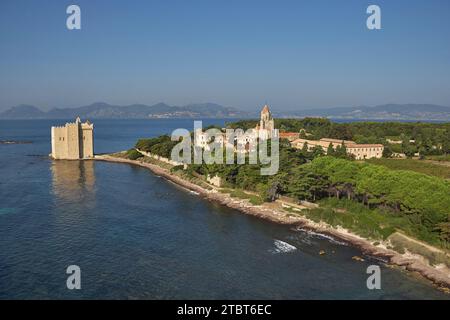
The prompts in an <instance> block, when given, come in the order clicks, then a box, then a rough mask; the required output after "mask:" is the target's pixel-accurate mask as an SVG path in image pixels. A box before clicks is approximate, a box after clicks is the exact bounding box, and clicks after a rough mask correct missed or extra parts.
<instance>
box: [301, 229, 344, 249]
mask: <svg viewBox="0 0 450 320" xmlns="http://www.w3.org/2000/svg"><path fill="white" fill-rule="evenodd" d="M300 230H301V231H303V232H305V233H307V234H308V235H310V236H313V237H317V238H323V239H326V240H328V241H330V242H332V243H335V244H338V245H341V246H348V244H347V243H345V242H343V241H339V240H337V239H335V238H334V237H332V236H329V235H327V234H323V233H318V232H314V231H312V230H303V229H300Z"/></svg>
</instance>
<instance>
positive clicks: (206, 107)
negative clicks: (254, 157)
mask: <svg viewBox="0 0 450 320" xmlns="http://www.w3.org/2000/svg"><path fill="white" fill-rule="evenodd" d="M78 116H79V117H81V118H83V119H149V118H245V117H249V114H248V113H246V112H242V111H238V110H236V109H234V108H230V107H224V106H221V105H218V104H215V103H201V104H190V105H186V106H182V107H177V106H169V105H167V104H165V103H158V104H155V105H152V106H148V105H143V104H133V105H129V106H116V105H110V104H107V103H104V102H97V103H93V104H91V105H88V106H83V107H77V108H66V109H60V108H55V109H51V110H50V111H47V112H45V111H42V110H40V109H39V108H37V107H35V106H30V105H20V106H16V107H12V108H10V109H8V110H6V111H4V112H2V113H0V119H72V118H75V117H78Z"/></svg>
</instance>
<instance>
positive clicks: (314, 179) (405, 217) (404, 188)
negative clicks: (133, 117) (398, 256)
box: [136, 119, 450, 248]
mask: <svg viewBox="0 0 450 320" xmlns="http://www.w3.org/2000/svg"><path fill="white" fill-rule="evenodd" d="M235 125H238V126H239V127H240V128H244V129H245V128H246V127H248V128H251V127H253V126H254V123H252V122H249V121H242V122H239V123H238V124H236V123H235V124H233V125H232V126H235ZM278 126H279V127H281V128H284V129H285V130H286V131H295V130H300V129H305V130H307V132H310V133H311V134H313V135H314V138H315V139H318V138H321V137H330V136H331V137H333V138H338V139H353V140H356V141H358V142H362V141H361V139H360V138H358V137H359V136H362V135H364V134H367V135H368V137H369V138H370V139H373V140H374V141H371V142H384V141H383V140H382V139H384V137H385V136H386V135H389V136H399V135H402V134H403V135H405V136H407V137H408V139H409V138H414V139H416V141H421V140H420V139H430V140H431V141H432V142H431V143H432V144H438V145H442V146H444V145H445V146H446V145H448V141H446V140H445V137H446V135H447V134H448V132H449V131H448V130H449V128H448V124H431V125H430V124H408V123H406V124H405V123H391V124H388V123H365V124H361V123H353V124H333V123H331V122H329V121H328V120H326V119H304V120H302V121H299V120H295V121H292V120H279V121H278ZM309 138H311V137H309ZM176 143H177V142H173V141H171V140H170V137H168V136H161V137H158V138H153V139H143V140H139V141H138V143H137V144H136V147H137V148H139V149H141V150H145V151H149V152H152V153H155V154H158V155H161V156H164V157H169V156H170V153H171V150H172V148H173V146H174V145H175V144H176ZM446 143H447V144H446ZM447 151H448V150H447ZM397 161H402V160H397ZM247 163H248V161H247ZM279 168H280V169H279V172H278V173H277V174H276V175H274V176H262V175H261V174H260V169H261V167H260V166H259V165H249V164H243V165H237V164H235V165H218V164H212V165H207V164H202V165H194V164H192V165H189V166H188V169H187V172H188V173H192V174H195V175H197V176H198V175H202V176H206V175H208V174H209V175H211V176H214V175H217V176H219V177H221V178H222V180H223V182H224V187H226V188H233V189H242V190H248V191H253V192H256V193H258V194H259V195H260V197H261V199H263V200H264V201H274V200H275V199H277V198H278V197H279V196H288V197H291V198H293V199H296V200H298V201H301V200H308V201H312V202H319V203H320V202H321V201H329V200H330V199H333V198H334V199H336V200H339V199H340V200H339V201H341V200H342V201H343V200H345V201H347V202H348V201H350V202H354V203H359V204H360V205H362V206H364V207H365V208H366V209H368V210H376V212H377V214H378V215H381V216H382V217H383V219H384V220H383V221H384V222H383V224H385V225H386V226H387V227H389V228H388V229H392V230H391V231H393V230H394V229H396V228H399V229H402V230H403V231H405V232H407V233H408V234H410V235H412V236H415V237H417V238H419V239H421V240H424V241H427V242H429V243H432V244H436V245H440V246H442V247H447V248H448V247H450V181H449V180H447V179H443V178H440V177H435V176H430V175H427V174H422V173H418V172H414V171H408V170H392V169H389V168H387V167H386V166H381V165H375V164H371V163H369V162H367V161H366V162H364V161H353V160H352V159H349V158H347V156H346V153H345V149H343V150H341V151H335V152H334V153H333V154H332V156H330V155H328V156H325V155H324V152H323V151H322V150H321V149H320V148H318V149H314V150H312V151H307V150H306V149H303V150H299V149H294V148H292V147H291V146H290V143H289V142H288V141H287V140H281V142H280V166H279ZM174 170H181V168H174ZM374 212H375V211H374Z"/></svg>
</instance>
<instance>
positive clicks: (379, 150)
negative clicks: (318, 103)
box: [291, 138, 384, 160]
mask: <svg viewBox="0 0 450 320" xmlns="http://www.w3.org/2000/svg"><path fill="white" fill-rule="evenodd" d="M305 143H306V145H307V147H308V150H312V149H314V148H315V147H321V148H322V150H323V151H324V152H325V153H327V150H328V147H329V145H330V143H331V145H332V147H333V149H336V148H337V147H338V146H340V145H342V144H344V145H345V147H346V149H347V153H348V154H351V155H353V156H354V157H355V159H356V160H363V159H371V158H381V157H382V156H383V150H384V146H383V145H382V144H358V143H356V142H354V141H350V140H338V139H331V138H322V139H320V140H307V139H297V140H294V141H292V143H291V144H292V146H293V147H294V148H297V149H302V148H303V146H304V144H305Z"/></svg>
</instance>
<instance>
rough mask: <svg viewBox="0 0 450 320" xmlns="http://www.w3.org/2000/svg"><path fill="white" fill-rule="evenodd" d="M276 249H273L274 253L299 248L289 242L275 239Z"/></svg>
mask: <svg viewBox="0 0 450 320" xmlns="http://www.w3.org/2000/svg"><path fill="white" fill-rule="evenodd" d="M273 244H274V245H275V249H273V250H272V252H273V253H287V252H292V251H295V250H297V248H296V247H295V246H293V245H291V244H289V243H287V242H284V241H281V240H277V239H275V240H274V241H273Z"/></svg>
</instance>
